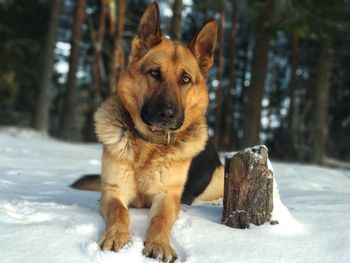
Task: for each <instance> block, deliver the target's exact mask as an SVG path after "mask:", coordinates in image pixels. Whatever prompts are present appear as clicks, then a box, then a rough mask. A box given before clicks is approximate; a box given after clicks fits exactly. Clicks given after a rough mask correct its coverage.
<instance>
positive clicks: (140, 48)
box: [130, 2, 162, 62]
mask: <svg viewBox="0 0 350 263" xmlns="http://www.w3.org/2000/svg"><path fill="white" fill-rule="evenodd" d="M161 41H162V32H161V31H160V14H159V6H158V4H157V3H156V2H153V3H152V4H150V5H149V6H148V7H147V9H146V11H145V12H144V13H143V15H142V18H141V21H140V24H139V28H138V33H137V36H136V37H135V38H134V39H133V42H132V48H131V58H130V61H131V62H135V61H137V60H139V59H141V58H142V57H143V56H144V55H145V54H146V53H147V51H148V50H149V49H151V48H152V47H154V46H155V45H157V44H159V43H160V42H161Z"/></svg>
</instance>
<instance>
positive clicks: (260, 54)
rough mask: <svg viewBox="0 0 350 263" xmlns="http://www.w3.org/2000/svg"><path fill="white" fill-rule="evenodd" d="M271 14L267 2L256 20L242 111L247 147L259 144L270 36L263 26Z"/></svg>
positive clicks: (271, 9)
mask: <svg viewBox="0 0 350 263" xmlns="http://www.w3.org/2000/svg"><path fill="white" fill-rule="evenodd" d="M272 14H273V1H271V0H270V1H269V2H268V3H267V4H266V6H265V8H264V12H263V13H262V15H261V16H260V17H259V18H258V19H257V36H256V40H255V48H254V54H253V65H252V82H251V85H250V87H249V88H248V92H247V97H248V102H247V104H246V105H245V109H244V113H245V114H244V122H243V129H244V136H243V145H244V147H249V146H252V145H256V144H258V143H259V132H260V113H261V109H262V106H261V102H262V99H263V96H264V87H265V78H266V72H267V57H268V53H269V43H270V35H269V33H268V32H267V30H266V28H264V24H270V23H271V21H272Z"/></svg>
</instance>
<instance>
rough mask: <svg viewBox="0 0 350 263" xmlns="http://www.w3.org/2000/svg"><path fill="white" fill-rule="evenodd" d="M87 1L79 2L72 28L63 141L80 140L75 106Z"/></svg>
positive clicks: (62, 131) (64, 102)
mask: <svg viewBox="0 0 350 263" xmlns="http://www.w3.org/2000/svg"><path fill="white" fill-rule="evenodd" d="M85 6H86V0H77V1H76V6H75V11H74V22H73V27H72V38H71V43H70V44H71V53H70V56H69V71H68V81H67V87H66V90H65V93H64V98H63V107H62V109H63V110H62V115H61V132H60V137H61V138H63V139H70V140H80V138H81V132H80V127H79V125H78V123H77V116H76V115H77V109H76V107H75V106H74V104H75V99H74V97H75V96H76V94H75V93H76V73H77V71H78V67H79V53H80V41H81V33H82V24H83V21H84V16H85Z"/></svg>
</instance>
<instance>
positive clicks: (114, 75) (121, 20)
mask: <svg viewBox="0 0 350 263" xmlns="http://www.w3.org/2000/svg"><path fill="white" fill-rule="evenodd" d="M126 7H127V0H117V17H116V20H115V31H114V33H113V32H112V33H113V36H112V38H113V53H112V54H111V64H110V73H109V89H110V92H115V90H116V86H117V84H118V81H119V78H120V75H121V73H122V72H123V70H124V67H125V56H124V52H123V49H122V46H121V42H122V38H123V33H124V25H125V12H126ZM112 10H113V9H111V11H112Z"/></svg>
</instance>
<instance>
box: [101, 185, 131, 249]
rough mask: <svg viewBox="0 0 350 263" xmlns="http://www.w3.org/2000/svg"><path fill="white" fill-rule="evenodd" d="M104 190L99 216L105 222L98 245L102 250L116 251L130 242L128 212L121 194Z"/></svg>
mask: <svg viewBox="0 0 350 263" xmlns="http://www.w3.org/2000/svg"><path fill="white" fill-rule="evenodd" d="M106 188H107V189H104V190H103V192H102V195H101V214H102V216H103V217H104V219H105V221H106V230H105V232H104V233H103V235H102V237H101V238H100V240H99V241H98V244H99V245H100V247H101V248H102V250H114V251H118V250H120V249H121V248H122V247H124V246H125V245H126V244H127V243H129V242H131V235H130V232H129V224H130V219H129V211H128V209H127V205H126V202H125V201H124V202H123V199H124V200H125V198H123V196H122V194H121V193H120V192H118V191H117V190H115V189H108V187H106Z"/></svg>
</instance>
